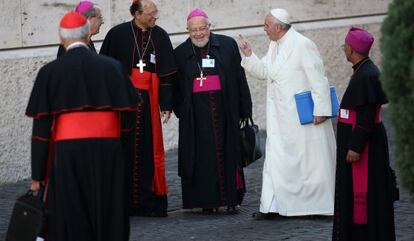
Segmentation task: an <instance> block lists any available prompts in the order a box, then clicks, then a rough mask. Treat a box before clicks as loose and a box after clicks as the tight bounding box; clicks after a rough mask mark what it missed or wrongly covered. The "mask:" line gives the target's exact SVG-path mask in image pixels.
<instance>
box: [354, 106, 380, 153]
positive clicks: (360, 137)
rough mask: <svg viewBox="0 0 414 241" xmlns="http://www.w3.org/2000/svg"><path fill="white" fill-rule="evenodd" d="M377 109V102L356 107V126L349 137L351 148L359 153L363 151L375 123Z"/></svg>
mask: <svg viewBox="0 0 414 241" xmlns="http://www.w3.org/2000/svg"><path fill="white" fill-rule="evenodd" d="M376 110H377V106H376V105H375V104H369V105H364V106H359V107H357V108H356V113H357V119H356V124H355V128H354V129H353V131H352V134H351V137H350V139H349V143H348V147H349V149H351V150H353V151H355V152H357V153H362V151H363V150H364V147H365V145H366V144H367V143H368V139H369V138H370V135H371V132H372V129H373V128H374V125H375V115H376Z"/></svg>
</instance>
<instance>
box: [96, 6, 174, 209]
mask: <svg viewBox="0 0 414 241" xmlns="http://www.w3.org/2000/svg"><path fill="white" fill-rule="evenodd" d="M130 12H131V14H132V16H133V17H134V18H133V20H131V21H129V22H125V23H122V24H119V25H117V26H115V27H113V28H112V29H111V30H110V31H109V32H108V34H107V35H106V37H105V40H104V42H103V44H102V47H101V50H100V54H104V55H107V56H111V57H113V58H115V59H117V60H119V61H120V62H121V63H122V65H123V67H124V70H125V71H126V72H127V73H128V74H129V76H130V79H131V82H132V83H133V85H134V86H135V88H136V93H137V95H139V96H140V97H141V98H142V99H143V103H141V104H140V105H139V106H138V109H137V112H136V113H135V114H134V115H133V116H124V118H122V121H123V122H128V123H132V124H133V126H134V127H133V128H132V129H125V130H123V132H122V134H123V141H124V144H125V149H126V156H127V158H128V161H129V169H130V176H129V177H128V178H129V182H130V183H131V184H130V186H129V191H130V192H129V193H130V195H129V196H130V201H131V214H135V215H139V216H153V217H165V216H167V183H166V178H165V157H164V146H163V140H162V128H161V119H160V118H161V116H160V110H161V115H162V116H163V117H164V122H166V121H168V119H169V116H170V113H171V110H172V93H173V82H174V77H175V73H176V67H175V64H174V62H175V61H174V55H173V49H172V45H171V42H170V39H169V36H168V34H167V32H165V31H164V30H163V29H162V28H161V27H159V26H157V25H155V21H156V20H157V19H158V10H157V7H156V5H155V4H154V3H153V2H152V1H150V0H144V1H133V3H132V5H131V7H130Z"/></svg>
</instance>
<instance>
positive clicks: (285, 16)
mask: <svg viewBox="0 0 414 241" xmlns="http://www.w3.org/2000/svg"><path fill="white" fill-rule="evenodd" d="M270 14H272V16H273V17H275V18H277V20H279V21H280V22H282V23H285V24H290V16H289V13H288V12H287V11H286V10H285V9H282V8H275V9H272V10H270Z"/></svg>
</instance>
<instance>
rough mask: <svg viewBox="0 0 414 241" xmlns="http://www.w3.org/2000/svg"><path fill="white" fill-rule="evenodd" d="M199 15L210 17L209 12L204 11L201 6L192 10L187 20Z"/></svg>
mask: <svg viewBox="0 0 414 241" xmlns="http://www.w3.org/2000/svg"><path fill="white" fill-rule="evenodd" d="M197 16H201V17H205V18H208V16H207V13H206V12H204V10H203V9H201V8H195V9H194V10H193V11H191V12H190V13H189V14H188V16H187V21H188V20H190V19H191V18H193V17H197Z"/></svg>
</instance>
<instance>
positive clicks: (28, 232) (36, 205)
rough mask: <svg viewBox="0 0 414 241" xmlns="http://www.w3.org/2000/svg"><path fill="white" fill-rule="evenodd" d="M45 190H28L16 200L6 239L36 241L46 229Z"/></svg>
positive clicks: (8, 240) (9, 240)
mask: <svg viewBox="0 0 414 241" xmlns="http://www.w3.org/2000/svg"><path fill="white" fill-rule="evenodd" d="M42 198H43V190H42V191H39V192H33V191H28V192H27V193H26V194H24V195H22V196H21V197H19V198H18V199H17V200H16V203H15V204H14V208H13V212H12V215H11V218H10V222H9V227H8V229H7V235H6V241H36V240H43V239H42V238H40V237H41V236H42V232H43V231H44V227H45V223H46V220H45V219H46V214H45V213H46V212H45V207H44V203H43V200H42Z"/></svg>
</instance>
